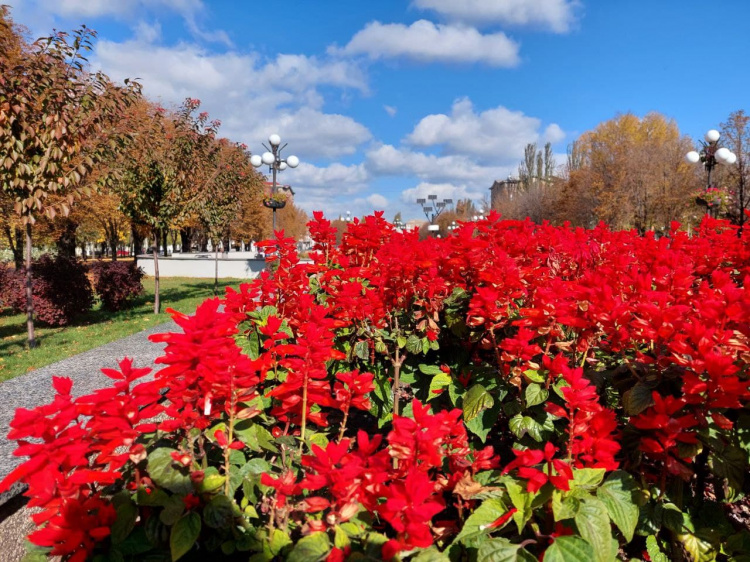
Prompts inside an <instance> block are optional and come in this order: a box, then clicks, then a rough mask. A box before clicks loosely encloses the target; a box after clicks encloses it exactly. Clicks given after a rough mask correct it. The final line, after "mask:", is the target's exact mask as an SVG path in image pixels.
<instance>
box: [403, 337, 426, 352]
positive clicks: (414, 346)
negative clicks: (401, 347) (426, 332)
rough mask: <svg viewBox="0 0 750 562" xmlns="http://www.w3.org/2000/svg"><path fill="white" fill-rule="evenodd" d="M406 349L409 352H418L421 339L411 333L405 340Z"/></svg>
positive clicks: (420, 346) (420, 349)
mask: <svg viewBox="0 0 750 562" xmlns="http://www.w3.org/2000/svg"><path fill="white" fill-rule="evenodd" d="M406 351H408V352H409V353H415V354H416V353H420V352H421V351H422V340H421V339H419V336H417V335H416V334H412V335H410V336H409V338H408V339H407V340H406Z"/></svg>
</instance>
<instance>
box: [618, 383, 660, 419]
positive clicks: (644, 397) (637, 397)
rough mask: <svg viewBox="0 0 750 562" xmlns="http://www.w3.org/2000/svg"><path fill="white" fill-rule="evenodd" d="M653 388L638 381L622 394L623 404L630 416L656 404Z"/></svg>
mask: <svg viewBox="0 0 750 562" xmlns="http://www.w3.org/2000/svg"><path fill="white" fill-rule="evenodd" d="M651 393H652V389H651V388H650V387H649V386H647V385H645V384H644V383H642V382H637V383H635V385H634V386H633V388H631V389H630V390H627V391H625V393H624V394H623V395H622V405H623V408H624V409H625V413H626V414H628V415H629V416H637V415H638V414H640V413H641V412H642V411H643V410H645V409H646V408H649V407H650V406H653V405H654V399H653V397H652V396H651Z"/></svg>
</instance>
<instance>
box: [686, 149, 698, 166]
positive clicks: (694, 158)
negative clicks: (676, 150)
mask: <svg viewBox="0 0 750 562" xmlns="http://www.w3.org/2000/svg"><path fill="white" fill-rule="evenodd" d="M700 159H701V155H700V154H698V153H697V152H696V151H695V150H691V151H690V152H688V153H687V154H686V155H685V160H687V161H688V162H690V163H691V164H697V163H698V162H700Z"/></svg>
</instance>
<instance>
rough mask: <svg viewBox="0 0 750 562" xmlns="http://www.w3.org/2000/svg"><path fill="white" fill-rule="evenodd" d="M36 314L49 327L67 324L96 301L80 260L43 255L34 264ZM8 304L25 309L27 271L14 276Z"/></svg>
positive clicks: (20, 309)
mask: <svg viewBox="0 0 750 562" xmlns="http://www.w3.org/2000/svg"><path fill="white" fill-rule="evenodd" d="M31 282H32V295H33V297H32V298H33V299H34V315H35V317H36V319H37V320H38V321H39V322H42V323H43V324H47V325H49V326H65V325H67V324H70V322H72V321H73V320H74V319H75V318H76V317H78V316H80V315H81V314H85V313H86V312H88V311H89V310H91V307H92V306H93V304H94V294H93V292H92V290H91V283H90V282H89V279H88V276H87V269H86V266H85V265H84V264H83V263H82V262H81V261H79V260H77V259H71V258H67V257H63V256H57V257H54V258H53V257H51V256H50V255H48V254H45V255H43V256H41V257H40V258H39V259H38V260H36V261H35V262H34V263H33V264H32V266H31ZM9 293H10V295H9V299H8V300H9V303H8V304H9V305H10V306H11V307H12V308H13V309H15V310H16V311H18V312H23V311H25V310H26V271H25V270H19V271H18V272H15V273H13V274H12V276H11V281H10V291H9Z"/></svg>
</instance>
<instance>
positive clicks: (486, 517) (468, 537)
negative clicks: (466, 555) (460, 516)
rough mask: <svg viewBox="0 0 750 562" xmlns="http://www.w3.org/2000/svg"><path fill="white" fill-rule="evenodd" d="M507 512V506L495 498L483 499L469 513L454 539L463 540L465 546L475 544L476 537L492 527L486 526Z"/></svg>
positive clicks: (487, 531)
mask: <svg viewBox="0 0 750 562" xmlns="http://www.w3.org/2000/svg"><path fill="white" fill-rule="evenodd" d="M507 512H508V508H507V507H506V506H505V504H504V503H503V502H502V501H501V500H499V499H497V498H491V499H489V500H485V501H483V502H482V505H480V506H479V507H478V508H476V509H475V510H474V513H472V514H471V515H469V518H468V519H467V520H466V522H465V523H464V526H463V528H462V529H461V532H460V533H459V534H458V536H457V537H456V540H457V541H461V542H463V543H464V544H466V545H467V546H477V540H476V539H478V538H480V537H483V536H485V535H487V534H489V533H490V532H491V531H492V529H489V528H488V526H489V525H491V524H492V523H494V522H495V521H497V520H498V519H499V518H500V517H502V516H503V515H505V514H506V513H507Z"/></svg>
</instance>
